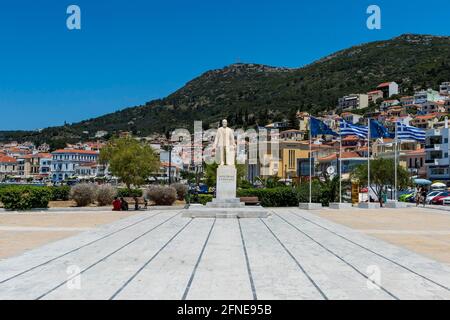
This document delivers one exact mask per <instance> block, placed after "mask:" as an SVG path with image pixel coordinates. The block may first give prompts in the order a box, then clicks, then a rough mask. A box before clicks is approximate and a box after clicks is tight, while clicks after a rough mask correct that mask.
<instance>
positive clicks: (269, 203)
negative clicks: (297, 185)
mask: <svg viewBox="0 0 450 320" xmlns="http://www.w3.org/2000/svg"><path fill="white" fill-rule="evenodd" d="M237 194H238V197H258V199H259V201H260V202H261V205H262V206H263V207H297V206H298V195H297V191H296V190H295V189H293V188H290V187H279V188H271V189H256V188H253V189H240V190H238V192H237Z"/></svg>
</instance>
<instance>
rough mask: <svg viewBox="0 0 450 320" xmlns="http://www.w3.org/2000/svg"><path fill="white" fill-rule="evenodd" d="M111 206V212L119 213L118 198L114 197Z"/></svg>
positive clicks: (120, 207) (120, 206) (119, 204)
mask: <svg viewBox="0 0 450 320" xmlns="http://www.w3.org/2000/svg"><path fill="white" fill-rule="evenodd" d="M112 205H113V211H120V210H121V209H122V203H121V202H120V200H119V198H117V197H114V201H113V203H112Z"/></svg>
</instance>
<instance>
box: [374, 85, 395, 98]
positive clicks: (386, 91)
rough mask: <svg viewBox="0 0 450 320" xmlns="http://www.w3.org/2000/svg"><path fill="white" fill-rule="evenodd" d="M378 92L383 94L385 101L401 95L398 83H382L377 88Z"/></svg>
mask: <svg viewBox="0 0 450 320" xmlns="http://www.w3.org/2000/svg"><path fill="white" fill-rule="evenodd" d="M377 90H380V91H382V92H383V98H385V99H387V98H390V97H392V96H393V95H395V94H399V87H398V84H397V83H396V82H384V83H380V84H379V85H378V87H377Z"/></svg>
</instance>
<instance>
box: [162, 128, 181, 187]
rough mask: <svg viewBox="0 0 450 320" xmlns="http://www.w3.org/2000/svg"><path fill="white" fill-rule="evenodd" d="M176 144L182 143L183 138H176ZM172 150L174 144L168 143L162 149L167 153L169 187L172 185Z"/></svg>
mask: <svg viewBox="0 0 450 320" xmlns="http://www.w3.org/2000/svg"><path fill="white" fill-rule="evenodd" d="M178 142H179V143H181V142H183V137H178ZM173 148H174V144H173V143H170V142H168V143H167V144H166V145H165V146H164V147H163V149H164V150H165V151H168V152H169V186H170V185H171V183H172V150H173Z"/></svg>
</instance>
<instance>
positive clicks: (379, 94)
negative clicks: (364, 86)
mask: <svg viewBox="0 0 450 320" xmlns="http://www.w3.org/2000/svg"><path fill="white" fill-rule="evenodd" d="M367 95H368V96H369V103H371V102H373V103H376V102H377V100H378V99H383V91H381V90H374V91H370V92H367Z"/></svg>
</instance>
